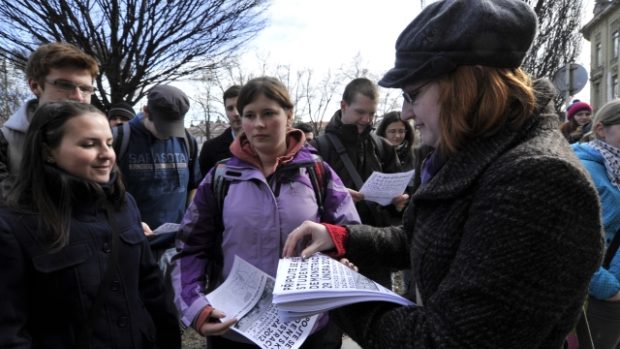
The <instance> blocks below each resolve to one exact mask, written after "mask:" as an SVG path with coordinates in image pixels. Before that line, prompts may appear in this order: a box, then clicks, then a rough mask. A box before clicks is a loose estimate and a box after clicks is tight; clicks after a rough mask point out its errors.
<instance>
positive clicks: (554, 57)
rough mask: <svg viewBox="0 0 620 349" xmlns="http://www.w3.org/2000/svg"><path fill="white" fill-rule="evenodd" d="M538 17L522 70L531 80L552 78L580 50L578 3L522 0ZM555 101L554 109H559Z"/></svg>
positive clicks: (573, 0) (558, 100)
mask: <svg viewBox="0 0 620 349" xmlns="http://www.w3.org/2000/svg"><path fill="white" fill-rule="evenodd" d="M523 1H525V2H526V3H528V4H530V5H531V6H532V8H533V9H534V12H536V16H537V17H538V34H537V36H536V38H535V39H534V43H533V44H532V47H531V48H530V51H529V52H528V55H527V56H526V57H525V61H524V62H523V67H524V68H525V70H526V71H527V72H528V73H530V74H531V75H532V76H533V77H537V78H538V77H547V78H552V77H553V74H554V73H555V72H556V71H557V70H558V69H559V68H560V67H562V66H564V65H566V64H568V63H573V62H574V61H575V58H576V57H577V56H578V55H579V53H580V49H581V39H582V36H581V34H580V33H579V29H580V28H581V14H582V12H583V1H582V0H523ZM562 102H563V101H562V96H558V98H556V103H555V105H556V107H557V108H558V109H559V107H560V106H561V105H562Z"/></svg>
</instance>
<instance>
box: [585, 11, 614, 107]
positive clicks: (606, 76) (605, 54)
mask: <svg viewBox="0 0 620 349" xmlns="http://www.w3.org/2000/svg"><path fill="white" fill-rule="evenodd" d="M581 33H582V34H583V36H584V38H585V39H586V40H588V41H589V42H590V44H591V50H590V104H591V105H592V106H593V107H594V109H595V110H596V109H598V108H599V107H600V106H602V105H603V104H605V103H606V102H607V101H609V100H611V99H614V98H618V97H620V89H619V85H618V77H619V76H620V2H619V1H614V0H612V1H606V0H597V1H596V4H595V5H594V17H592V19H591V20H590V21H589V22H588V23H587V24H586V25H585V26H584V27H583V28H582V29H581Z"/></svg>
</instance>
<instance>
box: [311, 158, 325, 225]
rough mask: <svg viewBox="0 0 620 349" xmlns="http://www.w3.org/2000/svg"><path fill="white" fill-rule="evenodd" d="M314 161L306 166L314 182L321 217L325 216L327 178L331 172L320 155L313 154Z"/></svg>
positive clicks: (312, 182) (313, 187)
mask: <svg viewBox="0 0 620 349" xmlns="http://www.w3.org/2000/svg"><path fill="white" fill-rule="evenodd" d="M312 160H313V161H312V163H311V164H309V165H307V166H305V168H306V171H307V172H308V177H310V183H311V184H312V190H313V191H314V197H315V198H316V204H317V205H318V207H319V217H321V218H323V213H325V194H326V192H327V182H328V181H327V180H326V179H325V177H326V176H328V175H329V173H328V172H327V171H326V170H325V162H324V161H323V159H321V157H320V156H318V155H316V154H312Z"/></svg>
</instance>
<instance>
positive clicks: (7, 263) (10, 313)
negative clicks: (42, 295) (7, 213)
mask: <svg viewBox="0 0 620 349" xmlns="http://www.w3.org/2000/svg"><path fill="white" fill-rule="evenodd" d="M0 275H2V282H0V309H2V311H0V329H1V330H0V348H30V347H31V340H30V336H29V334H28V332H27V330H26V327H27V326H26V324H27V322H28V314H29V313H30V310H29V302H28V275H29V272H28V270H27V267H26V258H25V256H24V254H23V251H22V249H21V247H20V245H19V243H18V242H17V239H15V237H14V235H13V229H11V228H10V227H9V225H8V224H7V223H6V222H2V221H0Z"/></svg>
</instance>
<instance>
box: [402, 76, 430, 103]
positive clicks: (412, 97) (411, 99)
mask: <svg viewBox="0 0 620 349" xmlns="http://www.w3.org/2000/svg"><path fill="white" fill-rule="evenodd" d="M430 82H431V81H430V80H429V81H427V82H425V83H423V84H422V85H421V86H420V87H418V88H416V89H415V90H413V91H411V92H407V91H403V98H404V99H405V102H407V103H409V104H413V103H415V101H416V99H417V98H418V95H419V94H420V92H422V89H423V88H424V87H426V85H428V84H430Z"/></svg>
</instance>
